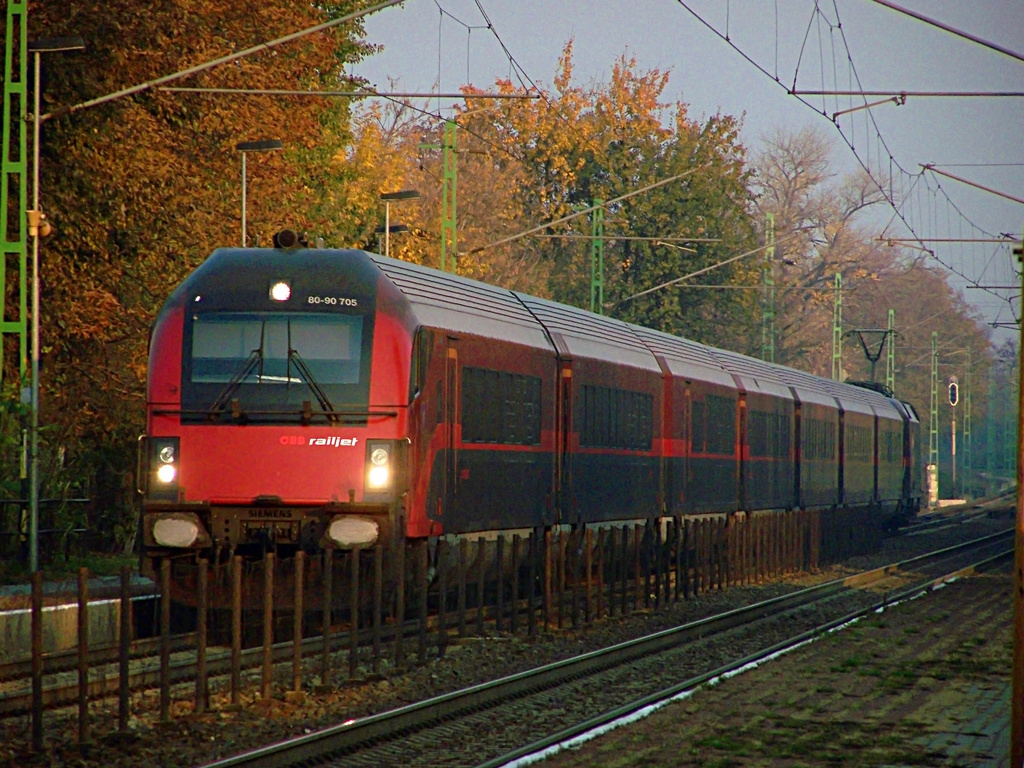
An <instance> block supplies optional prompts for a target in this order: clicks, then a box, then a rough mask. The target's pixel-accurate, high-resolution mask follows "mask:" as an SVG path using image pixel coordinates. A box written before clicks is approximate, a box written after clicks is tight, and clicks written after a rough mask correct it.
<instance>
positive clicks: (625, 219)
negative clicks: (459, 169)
mask: <svg viewBox="0 0 1024 768" xmlns="http://www.w3.org/2000/svg"><path fill="white" fill-rule="evenodd" d="M667 83H668V74H667V73H664V72H660V71H658V70H651V71H649V72H640V71H638V69H637V65H636V62H635V60H629V59H625V58H620V59H619V60H618V61H617V62H616V63H615V65H614V67H613V70H612V75H611V79H610V81H609V82H608V83H606V84H592V85H589V86H581V85H577V84H574V83H573V81H572V44H571V43H570V44H568V45H567V46H566V47H565V49H564V52H563V56H562V59H561V62H560V64H559V70H558V73H557V75H556V77H555V81H554V90H553V91H552V92H546V91H545V92H542V93H541V98H540V99H537V100H534V101H524V100H516V101H508V102H502V103H500V104H499V105H498V107H497V108H496V110H491V111H481V112H479V113H477V114H476V115H474V116H471V117H470V121H469V125H470V126H471V127H472V129H473V132H474V133H475V134H478V135H480V136H482V137H484V138H485V139H486V140H487V141H488V142H489V143H490V144H491V145H492V146H494V147H498V148H500V149H501V150H503V151H502V152H500V155H499V157H498V159H497V161H496V162H498V163H499V164H501V165H502V166H511V165H516V166H517V167H518V168H519V169H520V170H521V172H522V173H523V174H525V182H524V183H521V184H520V186H519V196H520V199H521V201H522V202H521V203H520V205H519V210H524V211H531V212H532V215H533V219H534V224H540V223H543V222H544V221H555V220H558V219H560V218H563V217H566V216H569V215H570V214H572V213H573V212H574V211H579V210H581V209H583V208H586V207H589V206H590V205H592V204H593V201H594V200H595V199H601V200H605V201H608V200H613V199H617V198H620V197H623V196H625V195H628V194H629V193H632V192H636V191H638V190H641V189H644V188H646V187H651V189H650V190H649V191H646V192H643V193H641V194H636V195H634V196H630V197H629V198H628V199H626V200H622V201H621V202H618V203H613V204H611V205H609V206H608V207H607V210H606V211H605V217H604V222H605V223H604V227H605V237H606V238H607V239H606V241H605V248H604V255H605V272H604V282H605V290H604V297H605V302H606V304H607V305H608V308H607V311H608V313H609V314H612V315H614V316H616V317H621V318H622V319H625V320H629V321H631V322H637V323H640V324H643V325H648V326H651V327H655V328H659V329H662V330H665V331H669V332H673V333H681V334H684V335H688V336H690V337H692V338H695V339H698V340H702V341H708V342H712V343H718V344H724V345H726V346H730V347H732V348H742V347H743V345H744V344H745V340H746V338H747V336H748V335H749V334H748V333H747V330H748V327H749V321H750V318H751V315H750V312H751V309H752V303H751V301H750V300H749V298H744V297H743V296H742V293H741V292H731V294H730V295H728V296H726V297H725V298H724V299H723V298H722V297H711V296H709V295H708V293H705V292H697V291H694V290H692V289H691V290H688V289H686V288H683V287H671V288H664V289H659V290H656V291H654V292H652V293H650V294H648V295H646V296H642V297H636V298H633V297H634V296H635V295H636V294H638V293H641V292H644V291H647V290H650V289H652V288H656V287H657V286H659V285H661V284H662V283H665V282H667V281H669V280H672V279H675V278H678V277H681V276H683V275H685V274H687V273H689V272H692V271H695V270H697V269H702V268H706V267H711V266H713V265H717V264H719V263H721V262H723V261H726V260H727V259H729V258H730V257H732V256H735V255H737V254H739V253H742V252H743V251H745V250H749V249H751V248H752V247H753V244H754V236H755V231H754V228H753V225H752V222H751V220H750V218H749V216H748V215H747V214H748V208H749V205H750V194H749V191H748V186H747V184H748V180H749V173H748V170H747V168H746V165H745V151H744V148H743V146H742V145H741V144H740V143H739V127H740V126H739V123H738V122H737V121H736V120H735V119H734V118H732V117H729V116H722V115H715V116H713V117H711V118H708V119H707V120H706V121H705V122H703V123H698V122H696V121H693V120H691V119H690V118H689V117H688V114H687V107H686V104H684V103H676V104H671V105H670V104H667V103H664V102H662V100H661V99H662V93H663V91H664V89H665V87H666V85H667ZM498 86H499V88H501V89H503V90H505V91H506V92H509V93H512V92H514V89H513V87H512V84H511V83H509V82H501V83H499V84H498ZM482 106H484V105H482V104H479V103H476V102H474V101H473V100H472V99H471V98H470V99H468V108H469V110H470V111H471V112H472V111H474V110H476V109H478V108H481V107H482ZM681 174H686V175H685V177H683V178H681V179H679V180H678V181H676V182H672V183H669V184H665V185H664V186H660V187H655V186H654V185H655V184H656V183H657V182H659V181H662V180H664V179H668V178H670V177H673V176H677V175H681ZM460 183H461V180H460ZM546 234H549V235H555V236H557V235H569V236H573V235H574V236H575V237H566V238H557V237H552V238H550V239H546V240H541V241H540V242H539V243H538V244H537V245H535V246H531V247H532V248H534V249H536V251H538V252H540V253H541V254H542V258H543V259H544V260H545V261H546V263H547V267H548V272H549V275H550V276H549V279H548V293H549V294H550V295H551V297H553V298H555V299H556V300H559V301H563V302H566V303H570V304H575V305H577V306H583V307H589V303H590V256H589V248H590V244H589V241H588V240H587V239H586V236H588V235H589V234H590V225H589V219H588V218H585V217H577V218H575V219H572V220H571V221H570V222H569V223H568V224H567V225H566V226H564V227H560V228H555V227H552V228H551V229H550V231H549V232H547V233H546ZM615 235H620V236H621V239H614V236H615ZM677 237H692V238H694V239H695V242H693V243H686V242H679V243H678V245H679V246H682V248H679V247H672V246H671V245H663V244H661V243H660V242H659V238H677ZM708 275H709V276H708V279H707V280H706V281H705V282H712V283H723V284H724V283H742V282H749V281H751V280H753V281H756V268H755V267H752V266H751V265H750V264H745V263H743V262H742V261H738V262H735V263H733V264H730V265H729V266H725V267H721V268H719V269H715V270H714V271H712V272H709V273H708Z"/></svg>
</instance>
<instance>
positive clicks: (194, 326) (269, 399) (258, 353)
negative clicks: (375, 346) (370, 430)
mask: <svg viewBox="0 0 1024 768" xmlns="http://www.w3.org/2000/svg"><path fill="white" fill-rule="evenodd" d="M365 322H366V318H365V317H363V316H360V315H345V314H327V313H324V314H314V313H291V314H288V313H255V312H207V313H203V314H196V315H193V316H192V318H191V323H190V327H191V334H189V335H190V337H191V338H190V339H189V338H186V342H185V352H186V358H187V359H186V364H185V366H184V380H183V382H182V384H183V387H184V392H183V395H185V398H184V399H185V400H187V401H188V405H187V406H186V407H187V408H188V409H189V410H192V411H200V412H201V411H202V410H206V411H207V414H206V416H208V417H212V416H215V415H218V414H222V413H226V412H229V411H231V410H233V411H234V416H235V418H237V417H239V416H240V415H241V416H244V418H245V419H246V420H250V421H251V420H257V421H273V422H280V421H294V420H296V419H299V418H303V409H305V411H306V413H305V418H306V419H309V418H310V417H309V412H310V410H313V411H316V413H317V417H318V418H317V419H316V420H320V419H322V418H329V414H331V413H332V412H334V411H336V410H340V409H342V408H344V409H345V410H352V409H353V408H357V409H358V408H360V407H362V408H365V406H366V395H367V393H368V385H367V383H366V382H365V381H364V379H365V378H367V374H368V366H366V365H364V357H368V352H367V351H366V349H365V348H366V346H367V345H366V344H365V342H366V341H368V339H366V338H364V336H366V335H368V333H367V330H366V329H365V328H364V323H365ZM366 362H368V360H367V361H366ZM305 403H309V404H311V405H310V406H305V405H304V404H305ZM199 415H201V413H200V414H199Z"/></svg>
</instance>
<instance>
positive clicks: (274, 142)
mask: <svg viewBox="0 0 1024 768" xmlns="http://www.w3.org/2000/svg"><path fill="white" fill-rule="evenodd" d="M283 146H284V145H283V144H282V143H281V140H280V139H260V140H259V141H240V142H238V143H237V144H236V145H235V149H237V150H238V151H239V152H241V153H242V247H243V248H245V246H246V235H245V156H246V154H248V153H249V152H269V151H271V150H274V149H281V148H282V147H283Z"/></svg>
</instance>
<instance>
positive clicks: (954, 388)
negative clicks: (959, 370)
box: [949, 381, 960, 405]
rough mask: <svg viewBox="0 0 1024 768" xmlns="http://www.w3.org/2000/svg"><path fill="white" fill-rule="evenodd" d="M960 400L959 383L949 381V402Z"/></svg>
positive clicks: (952, 403) (954, 403) (951, 403)
mask: <svg viewBox="0 0 1024 768" xmlns="http://www.w3.org/2000/svg"><path fill="white" fill-rule="evenodd" d="M959 402H960V385H959V384H957V383H956V382H955V381H951V382H949V404H950V405H956V404H957V403H959Z"/></svg>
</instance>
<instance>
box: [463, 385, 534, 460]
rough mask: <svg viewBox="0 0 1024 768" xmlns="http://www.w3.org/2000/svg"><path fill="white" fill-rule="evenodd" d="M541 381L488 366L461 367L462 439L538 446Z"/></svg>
mask: <svg viewBox="0 0 1024 768" xmlns="http://www.w3.org/2000/svg"><path fill="white" fill-rule="evenodd" d="M540 403H541V381H540V378H539V377H537V376H526V375H523V374H518V373H509V372H507V371H495V370H490V369H487V368H469V367H465V368H463V369H462V403H461V405H462V442H464V443H499V444H504V445H539V444H540V428H541V409H540Z"/></svg>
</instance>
